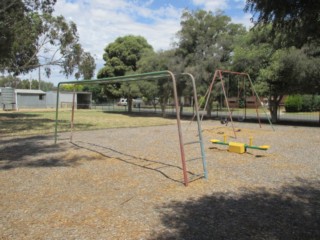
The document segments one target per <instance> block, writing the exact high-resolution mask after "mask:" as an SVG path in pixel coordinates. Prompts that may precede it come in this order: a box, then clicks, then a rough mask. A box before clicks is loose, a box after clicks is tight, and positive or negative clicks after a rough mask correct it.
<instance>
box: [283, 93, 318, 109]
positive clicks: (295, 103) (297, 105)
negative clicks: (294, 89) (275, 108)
mask: <svg viewBox="0 0 320 240" xmlns="http://www.w3.org/2000/svg"><path fill="white" fill-rule="evenodd" d="M284 106H285V109H286V112H314V111H319V110H320V96H319V95H291V96H288V97H287V99H286V100H285V103H284Z"/></svg>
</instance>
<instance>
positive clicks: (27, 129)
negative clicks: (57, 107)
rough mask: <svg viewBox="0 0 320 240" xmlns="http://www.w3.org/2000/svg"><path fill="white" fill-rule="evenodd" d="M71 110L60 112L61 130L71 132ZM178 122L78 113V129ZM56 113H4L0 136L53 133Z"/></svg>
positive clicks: (122, 115) (87, 112) (173, 122)
mask: <svg viewBox="0 0 320 240" xmlns="http://www.w3.org/2000/svg"><path fill="white" fill-rule="evenodd" d="M70 119H71V111H70V110H61V111H59V125H58V131H59V132H64V131H70ZM175 123H176V121H175V120H174V119H165V118H161V117H154V116H152V117H151V116H137V115H128V114H121V113H117V114H115V113H108V112H101V111H97V110H76V111H75V117H74V130H75V131H81V130H94V129H103V128H121V127H141V126H156V125H168V124H175ZM54 127H55V111H54V110H50V111H48V110H43V111H26V112H2V111H0V136H19V135H36V134H50V133H53V132H54Z"/></svg>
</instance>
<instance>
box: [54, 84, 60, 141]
mask: <svg viewBox="0 0 320 240" xmlns="http://www.w3.org/2000/svg"><path fill="white" fill-rule="evenodd" d="M59 90H60V83H58V87H57V102H56V123H55V130H54V143H55V144H56V143H57V137H58V116H59Z"/></svg>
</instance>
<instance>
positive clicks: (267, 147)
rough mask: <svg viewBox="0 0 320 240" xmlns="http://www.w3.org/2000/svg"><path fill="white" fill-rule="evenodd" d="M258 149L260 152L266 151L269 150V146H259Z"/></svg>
mask: <svg viewBox="0 0 320 240" xmlns="http://www.w3.org/2000/svg"><path fill="white" fill-rule="evenodd" d="M259 148H260V149H261V150H268V149H269V148H270V146H269V145H261V146H259Z"/></svg>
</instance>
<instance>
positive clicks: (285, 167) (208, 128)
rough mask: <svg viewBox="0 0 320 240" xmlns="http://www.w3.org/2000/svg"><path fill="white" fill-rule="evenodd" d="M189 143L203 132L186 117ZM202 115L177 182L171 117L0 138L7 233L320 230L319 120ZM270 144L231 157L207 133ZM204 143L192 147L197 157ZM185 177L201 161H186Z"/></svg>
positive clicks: (317, 235)
mask: <svg viewBox="0 0 320 240" xmlns="http://www.w3.org/2000/svg"><path fill="white" fill-rule="evenodd" d="M182 128H183V136H184V139H185V141H186V142H187V141H191V140H196V138H197V132H196V125H195V124H194V123H192V124H190V123H189V122H183V124H182ZM235 129H236V130H237V132H236V133H237V139H234V137H233V132H232V128H231V126H224V125H221V124H220V123H217V122H216V121H205V122H204V123H203V135H204V139H205V150H206V157H207V164H208V172H209V174H208V175H209V178H208V180H205V179H195V180H194V181H192V182H191V183H190V184H189V186H188V187H184V185H183V184H182V170H181V163H180V155H179V145H178V134H177V129H176V126H174V125H172V126H159V127H141V128H121V129H106V130H98V131H87V132H75V133H74V134H73V142H72V143H70V142H69V136H70V134H69V133H63V134H60V136H59V141H58V144H57V145H54V144H53V137H52V136H28V137H20V138H19V137H18V138H1V139H0V154H1V155H0V197H1V203H0V239H320V230H319V229H320V167H319V161H320V147H319V146H320V134H319V133H320V129H319V128H308V127H293V126H275V131H272V129H271V128H270V126H268V125H263V126H262V128H259V126H258V125H257V124H249V123H235ZM224 135H227V136H228V140H229V141H239V142H246V143H248V141H249V140H248V139H249V137H253V139H254V140H253V141H254V144H255V145H265V144H267V145H270V146H271V147H270V149H269V150H268V151H258V150H253V149H249V150H248V152H247V153H244V154H236V153H230V152H228V151H227V148H226V146H221V145H213V144H211V143H210V142H209V140H210V139H212V138H216V139H221V140H223V136H224ZM199 154H200V150H199V146H197V145H187V146H186V156H187V159H188V158H194V157H196V156H199ZM187 167H188V171H189V177H190V178H191V179H192V178H193V177H194V176H195V175H197V174H201V173H202V164H201V161H200V160H199V161H192V162H188V163H187Z"/></svg>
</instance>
